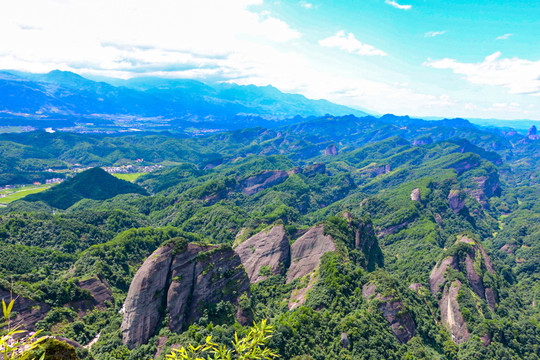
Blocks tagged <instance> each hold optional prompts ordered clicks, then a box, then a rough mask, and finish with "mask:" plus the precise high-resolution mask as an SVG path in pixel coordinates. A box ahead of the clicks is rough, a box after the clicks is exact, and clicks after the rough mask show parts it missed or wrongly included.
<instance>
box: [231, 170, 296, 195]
mask: <svg viewBox="0 0 540 360" xmlns="http://www.w3.org/2000/svg"><path fill="white" fill-rule="evenodd" d="M288 177H289V174H288V173H287V172H286V171H281V170H266V171H263V172H261V173H260V174H258V175H255V176H251V177H248V178H247V179H244V180H243V181H242V182H241V183H240V185H241V187H242V192H243V193H244V194H246V195H253V194H256V193H258V192H259V191H262V190H264V189H266V188H269V187H271V186H274V185H278V184H281V183H282V182H284V181H285V180H286V179H287V178H288Z"/></svg>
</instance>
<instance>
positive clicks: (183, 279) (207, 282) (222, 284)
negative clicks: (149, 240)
mask: <svg viewBox="0 0 540 360" xmlns="http://www.w3.org/2000/svg"><path fill="white" fill-rule="evenodd" d="M182 240H183V239H174V241H172V242H171V243H169V244H168V245H165V246H163V247H161V248H159V249H157V250H156V251H155V252H154V253H153V254H152V255H150V256H149V257H148V259H146V261H145V262H144V264H143V265H142V266H141V268H140V269H139V270H138V271H137V274H136V275H135V277H134V278H133V281H132V283H131V285H130V287H129V292H128V295H127V297H126V301H125V303H124V318H123V321H122V327H121V330H122V340H123V342H124V344H126V345H127V346H128V347H130V348H133V347H134V346H135V345H137V344H143V343H146V342H147V341H148V339H149V338H150V337H151V336H152V335H153V334H154V331H155V329H156V326H157V325H158V324H159V322H160V321H161V318H162V312H161V311H160V309H167V311H168V314H169V317H170V320H169V328H170V329H171V330H172V331H175V332H179V331H181V330H182V328H183V327H184V325H186V324H188V323H190V322H192V321H196V320H197V319H198V318H199V317H200V316H201V311H202V310H203V308H202V307H203V306H205V305H211V304H216V303H218V302H220V301H222V300H223V301H229V302H231V303H233V304H237V303H238V298H239V297H240V295H241V294H243V293H245V292H249V279H248V277H247V275H246V273H245V271H244V268H243V266H242V264H241V262H240V258H239V257H238V256H237V255H236V254H235V253H234V251H233V250H232V249H230V248H229V247H218V246H203V245H197V244H192V243H189V244H187V243H185V242H182ZM238 315H240V314H238Z"/></svg>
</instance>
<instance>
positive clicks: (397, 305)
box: [362, 283, 416, 344]
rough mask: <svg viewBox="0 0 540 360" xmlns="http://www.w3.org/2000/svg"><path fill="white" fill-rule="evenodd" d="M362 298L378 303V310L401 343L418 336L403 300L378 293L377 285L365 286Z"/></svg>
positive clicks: (369, 284)
mask: <svg viewBox="0 0 540 360" xmlns="http://www.w3.org/2000/svg"><path fill="white" fill-rule="evenodd" d="M362 296H363V297H364V298H365V299H366V300H368V301H371V300H376V301H377V308H378V309H379V311H380V312H381V313H382V315H383V316H384V318H385V319H386V321H388V324H389V325H390V328H391V329H392V332H393V333H394V336H395V337H396V339H397V340H398V341H399V342H400V343H402V344H405V343H407V342H408V341H409V340H411V338H412V337H413V336H414V335H415V334H416V325H415V323H414V320H413V318H412V316H411V314H410V312H409V311H408V310H407V309H406V308H405V306H404V305H403V302H402V301H401V300H399V299H398V298H394V297H392V296H383V295H382V294H381V293H380V292H378V291H377V285H376V284H375V283H367V284H366V285H364V286H363V287H362Z"/></svg>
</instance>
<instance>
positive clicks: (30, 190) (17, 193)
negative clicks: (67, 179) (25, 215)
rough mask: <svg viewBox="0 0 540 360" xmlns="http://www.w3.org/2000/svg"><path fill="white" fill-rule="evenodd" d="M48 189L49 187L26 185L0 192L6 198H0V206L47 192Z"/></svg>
mask: <svg viewBox="0 0 540 360" xmlns="http://www.w3.org/2000/svg"><path fill="white" fill-rule="evenodd" d="M50 187H51V185H28V186H25V187H18V188H14V189H6V190H2V191H0V193H1V194H2V195H6V196H5V197H3V198H0V204H9V203H10V202H12V201H15V200H19V199H22V198H23V197H25V196H26V195H30V194H36V193H38V192H41V191H43V190H47V189H48V188H50Z"/></svg>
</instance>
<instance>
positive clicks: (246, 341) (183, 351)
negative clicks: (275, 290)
mask: <svg viewBox="0 0 540 360" xmlns="http://www.w3.org/2000/svg"><path fill="white" fill-rule="evenodd" d="M272 332H273V327H272V326H270V325H267V324H266V320H262V321H261V323H260V324H257V323H254V324H253V327H252V328H251V329H250V330H249V332H248V334H247V335H246V337H244V338H242V339H238V334H237V333H235V334H234V341H233V343H232V345H233V348H232V349H228V348H227V346H226V345H221V346H220V345H218V344H215V343H213V342H212V337H211V336H208V337H207V338H206V342H205V344H204V345H199V346H197V347H195V346H193V345H191V344H190V345H188V346H187V348H185V347H181V348H180V349H173V350H172V352H171V354H169V355H166V358H167V359H169V360H210V359H214V360H232V359H236V360H262V359H266V360H271V359H274V358H277V357H278V355H277V354H276V353H275V352H274V351H273V350H271V349H269V348H267V347H266V343H267V341H268V340H269V339H270V338H271V337H272Z"/></svg>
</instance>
